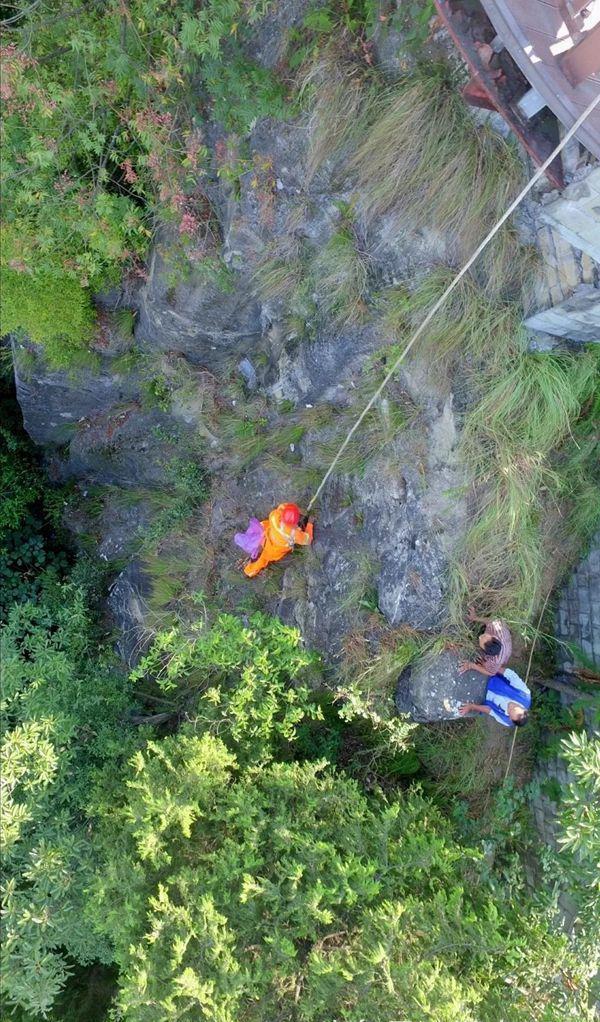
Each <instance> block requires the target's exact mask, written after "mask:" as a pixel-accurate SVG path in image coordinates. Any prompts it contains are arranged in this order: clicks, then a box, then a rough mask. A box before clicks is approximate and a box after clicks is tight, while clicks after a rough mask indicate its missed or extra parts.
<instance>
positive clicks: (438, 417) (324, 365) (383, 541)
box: [16, 5, 465, 662]
mask: <svg viewBox="0 0 600 1022" xmlns="http://www.w3.org/2000/svg"><path fill="white" fill-rule="evenodd" d="M285 6H286V5H284V7H285ZM292 6H293V5H292ZM286 9H287V11H288V14H289V15H290V17H291V14H290V10H291V8H289V7H287V8H286ZM278 19H279V20H278ZM287 20H288V21H289V18H288V19H287ZM280 22H281V11H280V12H279V14H278V15H277V17H276V18H275V20H274V21H271V22H268V23H267V24H266V26H265V27H263V30H262V33H259V34H258V35H257V41H256V51H255V53H254V57H255V59H259V60H260V59H264V62H265V63H266V64H269V62H271V60H272V54H273V52H274V47H275V50H276V45H275V42H274V40H276V39H277V38H279V36H278V35H277V33H278V32H280V31H281V27H282V24H283V23H284V22H285V25H287V21H286V19H284V22H281V24H280ZM285 25H284V27H285ZM207 137H208V139H209V141H210V144H211V146H212V147H213V151H214V152H215V167H216V166H217V164H218V150H219V143H220V141H221V140H222V133H221V132H220V131H219V128H218V126H216V125H213V126H210V127H209V128H208V129H207ZM309 141H310V139H309V131H308V128H307V124H306V122H305V121H304V120H303V119H298V120H296V121H294V122H293V123H281V122H272V121H263V122H261V123H259V124H257V125H256V127H255V129H254V131H253V132H252V134H251V137H250V139H249V145H248V149H249V152H250V153H251V154H252V156H251V160H250V165H249V166H248V167H247V169H246V168H244V167H242V168H241V172H240V174H239V179H238V181H237V183H236V185H235V187H234V186H233V185H232V184H231V183H230V181H229V180H228V179H227V178H226V177H225V176H221V177H220V178H219V176H218V175H216V174H215V176H214V179H213V180H212V181H211V183H210V192H211V200H212V203H213V206H214V209H215V210H216V211H217V212H218V216H219V220H220V224H219V228H220V232H221V239H220V254H221V256H222V258H223V261H224V263H225V264H226V266H227V267H228V275H227V280H226V281H224V280H222V279H221V278H220V277H214V276H213V277H207V274H206V272H205V268H204V267H203V266H202V265H198V264H197V263H194V262H193V261H192V260H191V259H190V258H186V259H184V264H182V260H181V242H180V239H178V238H176V237H175V236H173V235H170V234H169V233H168V232H166V231H163V232H162V234H160V235H159V237H157V239H156V242H155V246H154V250H153V253H152V257H151V259H150V264H149V271H148V278H147V280H146V281H145V282H143V283H142V284H141V285H140V286H138V287H137V289H135V290H133V291H132V290H131V289H130V290H129V291H127V292H125V291H123V292H121V293H115V294H114V295H111V296H107V297H106V298H105V299H104V300H103V302H104V307H105V308H104V313H103V315H104V321H105V327H106V324H108V326H107V327H106V328H105V329H104V332H103V333H102V336H101V338H100V339H99V342H98V345H97V348H98V351H97V353H96V356H97V360H96V364H95V365H94V366H92V367H91V368H87V369H84V370H81V371H77V372H76V373H73V374H72V375H69V374H68V373H65V372H50V371H48V369H47V368H45V366H44V363H43V359H42V357H41V355H40V353H39V352H35V351H29V355H28V359H27V366H26V368H25V367H24V365H23V361H24V360H23V358H22V357H21V356H22V353H19V352H17V358H16V366H17V370H16V372H17V393H18V398H19V401H20V403H21V406H22V409H23V414H24V420H25V426H26V428H27V430H28V431H29V433H30V435H31V436H32V437H33V439H34V440H35V441H36V442H37V443H39V444H42V445H44V446H45V447H46V448H47V451H48V458H49V462H50V465H51V467H52V470H53V471H54V473H55V475H56V477H57V478H62V479H64V478H72V479H75V480H77V481H78V483H79V486H80V490H81V493H82V498H81V505H82V506H81V509H80V510H81V511H82V513H83V514H84V517H85V499H84V497H83V494H84V492H85V491H86V490H88V489H89V487H90V486H92V485H93V486H95V487H100V488H101V489H102V492H103V493H105V494H108V496H106V499H104V500H103V502H102V506H101V509H100V511H99V512H98V510H97V509H96V517H95V518H94V523H93V529H92V531H93V535H94V538H95V542H96V545H97V548H98V550H99V552H100V555H101V556H103V557H105V558H107V559H110V560H114V559H116V558H122V557H124V556H125V557H126V558H128V566H127V567H126V568H125V569H124V570H123V571H122V572H121V573H120V574H119V575H118V577H117V578H116V581H115V584H114V586H113V589H112V596H111V606H112V609H113V612H114V615H115V618H116V621H117V625H118V627H119V629H120V632H121V639H120V649H121V652H122V654H123V656H124V657H125V658H126V659H128V660H129V661H130V662H131V661H132V660H134V659H135V657H136V656H137V655H138V654H139V651H140V649H142V648H143V645H144V642H145V641H146V639H147V637H148V636H149V635H151V633H152V629H153V627H154V625H155V620H156V618H155V615H153V612H151V610H149V601H150V597H151V593H152V591H153V588H156V587H157V585H158V584H159V583H158V582H157V578H156V574H155V573H154V574H153V569H152V566H151V564H149V561H150V562H151V561H152V559H153V558H154V562H156V559H158V560H160V559H161V558H169V559H170V563H176V564H177V565H178V567H177V569H176V572H175V573H177V572H178V573H179V575H180V576H181V578H182V579H183V580H184V586H185V588H186V589H187V590H188V591H194V592H198V591H201V592H202V594H203V597H204V598H206V599H210V598H214V600H215V603H216V604H218V605H220V606H224V607H228V608H237V607H246V606H248V605H249V603H253V604H258V605H260V606H264V607H265V608H267V609H269V610H271V611H273V612H277V613H279V614H280V615H281V616H282V617H283V618H284V619H286V620H287V621H289V622H292V623H294V624H296V625H298V626H299V627H300V629H301V630H302V633H303V635H304V637H305V639H306V642H307V643H308V644H309V645H311V646H316V647H317V648H319V649H321V650H322V651H323V652H324V653H325V655H326V656H327V657H328V658H329V659H331V660H335V659H336V658H337V657H338V655H339V654H340V651H341V650H342V648H343V647H344V644H345V643H346V642H347V641H348V640H349V638H351V637H352V636H353V635H354V634H355V633H356V632H357V631H360V630H361V629H363V630H364V629H365V628H367V627H368V624H367V625H366V624H365V620H370V619H371V618H372V616H373V615H376V617H377V619H378V620H379V621H380V622H382V623H386V625H387V626H391V627H396V626H408V627H410V628H414V629H425V630H427V629H433V628H439V627H440V626H441V625H442V624H443V621H444V577H445V570H446V567H447V564H448V558H449V557H450V555H451V553H452V550H453V548H454V545H455V543H456V541H457V539H458V538H459V537H460V535H461V530H462V528H463V524H464V514H465V508H464V505H463V501H462V499H461V498H460V497H459V496H457V494H458V493H459V492H460V487H461V484H462V477H461V471H460V467H459V465H458V462H457V458H456V444H457V439H458V422H457V412H456V398H455V395H454V394H453V389H452V382H451V380H450V379H446V380H444V381H442V382H435V383H434V382H433V381H432V379H431V377H430V374H429V373H428V371H427V368H426V367H425V366H423V365H420V364H419V363H418V361H413V362H412V363H411V364H410V365H409V366H408V367H407V369H406V371H405V372H404V373H403V374H401V375H400V376H399V377H398V379H397V380H396V381H394V383H393V385H392V386H391V387H390V391H389V394H388V396H387V398H386V399H385V400H384V401H383V402H381V404H380V406H379V407H378V408H377V409H376V410H375V412H374V415H373V417H372V419H371V420H369V422H368V424H367V425H368V429H367V433H366V435H364V436H363V437H362V439H361V445H362V446H360V445H359V449H358V450H356V451H354V462H353V463H352V462H349V463H344V465H343V470H342V471H341V472H340V473H339V474H338V475H336V477H335V479H333V480H332V481H331V482H330V484H329V485H328V487H327V488H326V490H325V492H324V494H323V496H322V499H321V500H320V503H319V505H318V508H317V510H316V514H315V535H316V541H315V544H314V547H313V548H312V549H311V550H308V551H302V552H298V553H297V554H294V555H293V557H291V558H289V559H288V560H286V561H285V562H284V563H282V564H281V565H279V566H277V567H275V568H274V569H273V571H272V572H271V573H270V574H266V575H264V576H261V577H260V578H258V579H257V580H255V581H253V582H249V581H247V580H246V579H245V578H244V577H243V575H242V574H241V571H240V568H239V562H238V551H237V549H236V548H235V547H234V546H233V543H232V537H233V533H234V532H235V531H236V530H237V529H239V528H240V527H242V528H243V527H245V522H246V519H247V517H248V516H249V515H251V514H256V515H258V516H259V517H262V516H264V515H266V513H267V512H268V511H269V509H270V508H271V507H272V506H274V505H276V504H277V503H279V502H280V501H281V500H285V499H293V500H296V501H298V503H300V504H302V503H303V502H306V501H307V500H308V499H309V497H310V495H311V493H312V492H313V491H314V487H315V485H316V483H317V482H318V480H319V478H320V475H322V473H323V471H324V469H325V467H326V465H327V462H328V458H330V457H331V456H332V455H333V454H334V453H335V449H336V446H337V445H338V444H339V442H341V440H342V438H343V436H344V433H345V431H346V429H347V428H348V427H349V425H350V424H351V423H352V422H353V421H354V419H355V418H356V417H357V416H358V414H359V413H360V411H361V409H362V407H363V406H364V403H365V401H366V399H367V397H368V395H369V393H370V392H372V389H373V387H374V386H375V385H376V382H377V381H378V379H380V378H381V376H382V375H383V373H384V372H385V368H386V350H387V349H389V345H390V337H389V336H386V334H385V333H384V332H383V331H382V328H381V326H380V325H379V324H378V322H377V320H376V319H374V318H369V316H365V317H364V321H363V322H360V321H358V322H355V323H341V322H340V321H336V320H335V318H334V317H332V316H331V315H329V314H328V312H327V310H326V302H325V301H324V297H323V295H321V294H319V293H318V287H317V290H316V291H315V290H314V289H313V290H312V291H311V290H310V289H309V290H308V292H306V293H305V294H304V298H303V300H304V302H305V308H304V309H303V310H301V312H300V314H299V313H298V312H297V311H296V313H295V315H294V316H290V310H289V307H288V304H287V302H286V297H287V296H286V295H285V294H274V293H273V290H272V289H271V292H270V293H269V288H268V287H264V286H263V285H262V284H261V270H262V272H263V274H264V267H265V264H266V263H267V261H268V260H269V259H271V260H272V259H276V260H278V261H279V262H280V263H281V264H283V266H284V267H285V266H288V267H289V265H290V264H291V263H292V262H293V261H294V260H295V259H296V258H297V253H298V252H299V251H301V252H302V259H303V260H304V261H305V262H309V263H310V261H311V260H314V259H315V258H316V257H317V255H318V254H319V252H321V251H322V250H323V248H324V247H325V246H326V245H327V243H328V241H329V240H330V239H331V237H332V236H333V235H334V234H335V233H336V231H339V229H340V225H341V223H342V220H343V217H344V212H343V210H344V203H345V202H347V200H348V198H349V193H348V191H347V184H346V183H345V181H344V173H343V167H342V169H341V170H340V167H339V166H338V167H337V168H334V167H330V166H327V165H325V166H324V167H323V168H322V169H321V170H320V171H319V172H318V173H317V174H316V175H314V176H313V177H312V179H309V176H308V173H307V151H308V146H309ZM353 217H354V219H353V231H354V233H355V236H356V243H357V246H358V249H359V250H360V253H361V258H362V259H363V260H364V264H365V266H366V273H367V289H366V293H365V296H364V300H365V302H366V303H367V304H368V303H370V302H371V301H372V299H373V297H374V296H375V295H376V294H377V292H378V290H380V289H381V287H382V285H383V284H388V283H390V282H391V281H394V282H399V281H403V280H405V281H407V282H410V283H411V284H412V283H413V282H414V280H415V279H417V278H418V277H419V275H422V274H423V273H425V272H427V271H428V270H429V269H431V267H432V266H435V265H437V264H438V263H439V262H440V260H441V259H442V258H443V257H444V256H445V255H447V252H448V250H449V248H450V247H451V239H449V238H444V237H443V236H442V235H436V236H434V235H432V234H431V233H425V232H420V231H417V230H415V229H414V227H413V226H412V225H410V224H406V225H405V226H404V227H402V226H401V227H400V229H398V227H397V224H396V226H393V225H392V223H391V221H390V222H388V221H387V220H386V219H385V218H381V219H380V220H379V221H377V222H375V224H374V225H373V224H372V225H371V226H370V227H369V228H367V226H366V225H365V223H364V221H363V219H362V215H361V210H360V207H357V208H356V209H355V210H354V213H353ZM125 306H126V307H128V308H131V309H133V310H134V311H135V313H136V315H135V329H134V335H133V336H131V337H130V336H126V335H125V334H124V332H123V330H122V328H121V327H120V326H119V322H120V320H119V309H120V308H123V307H125ZM357 319H358V320H360V317H357ZM299 320H302V322H299ZM253 442H254V444H255V445H254V448H253V446H252V444H253ZM190 466H196V467H198V466H200V471H201V472H203V473H204V472H205V473H207V474H208V475H209V476H210V494H209V496H208V499H207V500H206V501H205V502H204V503H203V505H202V507H201V508H200V510H197V509H194V511H193V513H192V514H191V515H190V517H188V518H187V519H186V521H185V526H184V527H183V526H182V527H181V529H179V530H178V529H177V527H173V528H171V529H170V530H169V529H166V531H165V530H163V533H162V536H161V539H160V541H156V542H154V544H153V545H152V544H150V545H149V542H148V535H149V534H152V530H153V523H155V522H156V520H157V517H160V515H161V513H162V512H163V511H164V510H165V508H167V507H171V504H172V500H173V493H174V492H176V491H177V492H178V489H181V490H182V492H183V489H184V488H185V487H184V486H183V484H182V482H181V477H182V476H185V477H186V478H187V476H188V475H189V473H190ZM107 487H109V488H110V490H106V489H105V488H107ZM118 494H120V498H119V497H118V496H117V495H118ZM175 522H176V519H175ZM74 527H76V528H77V527H78V526H77V524H76V523H75V525H74ZM81 528H82V527H81ZM150 546H151V547H152V550H151V556H149V555H148V551H149V549H150ZM155 567H156V564H155ZM178 591H180V590H178ZM176 605H177V597H176V596H175V597H173V600H172V601H171V602H169V600H167V601H166V606H167V608H168V607H173V606H176ZM365 608H366V609H365Z"/></svg>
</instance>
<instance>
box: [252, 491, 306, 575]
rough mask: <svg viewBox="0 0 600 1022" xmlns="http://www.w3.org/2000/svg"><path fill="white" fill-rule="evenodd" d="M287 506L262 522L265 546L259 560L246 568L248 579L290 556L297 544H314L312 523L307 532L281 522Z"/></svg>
mask: <svg viewBox="0 0 600 1022" xmlns="http://www.w3.org/2000/svg"><path fill="white" fill-rule="evenodd" d="M285 506H286V505H285V504H280V505H279V507H276V508H275V509H274V510H273V511H271V514H270V515H269V517H268V518H266V519H265V520H264V522H261V525H262V527H263V529H264V530H265V545H264V546H263V548H262V550H261V552H260V554H259V555H258V557H257V559H256V560H255V561H249V562H248V564H247V565H246V567H245V568H244V572H245V573H246V575H247V576H248V578H254V576H255V575H258V573H259V572H260V571H262V570H263V568H266V566H267V564H270V563H271V561H280V560H281V559H282V557H285V556H286V554H289V553H290V551H292V550H293V549H294V544H295V543H298V544H299V545H300V546H308V545H309V544H310V543H312V539H313V525H312V522H309V523H308V525H307V526H306V530H304V529H301V528H300V526H299V525H295V526H294V525H286V524H285V522H283V521H282V520H281V512H282V511H283V508H284V507H285Z"/></svg>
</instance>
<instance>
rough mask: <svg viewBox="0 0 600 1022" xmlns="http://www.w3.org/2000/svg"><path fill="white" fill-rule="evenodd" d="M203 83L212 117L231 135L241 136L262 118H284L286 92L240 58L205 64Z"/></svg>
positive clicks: (266, 73) (260, 69)
mask: <svg viewBox="0 0 600 1022" xmlns="http://www.w3.org/2000/svg"><path fill="white" fill-rule="evenodd" d="M202 80H203V82H204V85H205V87H206V89H207V91H208V94H209V96H210V99H211V102H212V114H213V117H214V118H215V120H216V121H218V122H219V123H221V124H222V125H223V126H224V127H225V128H226V129H227V130H228V131H235V132H238V133H240V134H242V135H245V134H247V133H248V131H249V130H250V129H251V128H252V127H253V126H254V124H255V122H256V121H257V120H260V118H262V117H277V118H283V117H285V115H286V113H287V112H288V110H287V105H286V96H285V90H284V88H283V85H282V84H281V82H280V81H279V80H278V79H277V78H276V77H275V75H274V74H273V73H272V72H270V71H267V70H266V69H265V68H263V67H260V66H259V65H258V64H253V63H251V62H250V61H249V60H245V59H243V58H242V57H240V56H238V57H235V58H233V59H228V60H227V61H223V60H216V61H214V60H213V61H205V62H204V65H203V69H202Z"/></svg>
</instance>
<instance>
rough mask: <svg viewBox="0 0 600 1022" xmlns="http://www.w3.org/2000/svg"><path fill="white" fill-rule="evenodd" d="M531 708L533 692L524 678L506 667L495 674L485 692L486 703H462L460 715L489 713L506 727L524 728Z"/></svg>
mask: <svg viewBox="0 0 600 1022" xmlns="http://www.w3.org/2000/svg"><path fill="white" fill-rule="evenodd" d="M530 706H531V692H530V691H529V689H528V688H527V685H526V684H525V682H524V681H523V679H522V678H520V677H519V675H518V674H517V673H516V671H513V670H511V668H510V667H505V668H504V670H502V671H498V672H497V673H496V674H493V675H492V677H491V678H490V679H489V681H488V684H487V688H486V690H485V702H484V703H483V705H481V704H479V703H462V705H461V706H460V707H459V710H458V712H459V714H460V715H461V717H464V716H465V714H467V713H487V714H489V715H490V717H493V718H494V720H497V721H498V723H499V724H502V725H503V726H504V727H522V726H523V724H526V723H527V719H528V716H529V708H530Z"/></svg>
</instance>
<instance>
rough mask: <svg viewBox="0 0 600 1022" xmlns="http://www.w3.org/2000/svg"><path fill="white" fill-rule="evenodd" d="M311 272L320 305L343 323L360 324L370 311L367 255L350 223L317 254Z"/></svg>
mask: <svg viewBox="0 0 600 1022" xmlns="http://www.w3.org/2000/svg"><path fill="white" fill-rule="evenodd" d="M311 273H312V276H313V279H314V284H315V291H316V294H317V295H318V302H319V308H320V310H321V312H322V313H323V314H324V315H325V316H331V317H332V318H333V319H334V320H335V321H336V322H337V323H338V324H339V325H340V326H346V325H348V324H351V323H360V322H361V321H362V320H363V319H364V317H365V313H366V310H367V306H366V296H367V284H368V261H367V257H366V256H365V255H364V253H362V252H361V251H360V250H359V247H358V243H357V239H356V235H355V233H354V230H353V228H352V226H351V225H350V224H344V226H342V227H341V228H340V230H339V231H337V232H336V233H335V234H334V235H333V236H332V237H331V238H330V239H329V241H328V243H327V245H325V247H324V248H323V249H321V251H320V252H319V253H318V254H317V256H316V258H315V259H314V261H313V264H312V268H311Z"/></svg>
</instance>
